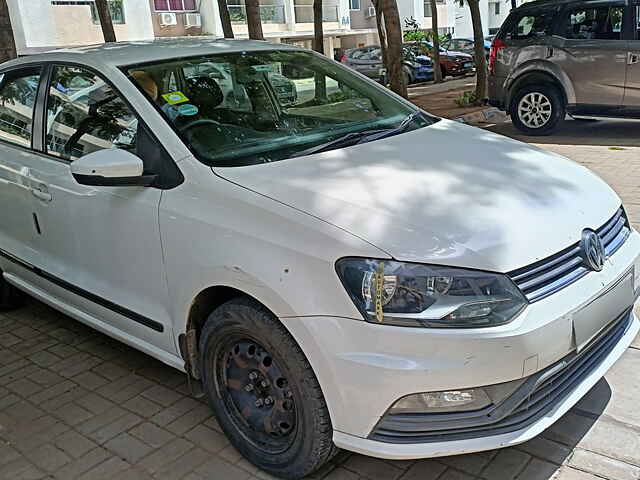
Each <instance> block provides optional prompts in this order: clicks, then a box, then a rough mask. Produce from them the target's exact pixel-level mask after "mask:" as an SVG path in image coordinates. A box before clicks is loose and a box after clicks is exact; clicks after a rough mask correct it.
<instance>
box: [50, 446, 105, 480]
mask: <svg viewBox="0 0 640 480" xmlns="http://www.w3.org/2000/svg"><path fill="white" fill-rule="evenodd" d="M110 457H111V454H110V453H109V452H108V451H107V450H105V449H104V448H102V447H98V448H94V449H93V450H90V451H89V452H87V453H86V454H84V455H82V456H81V457H79V458H77V459H75V460H73V461H72V462H70V463H68V464H67V465H65V466H64V467H62V468H61V469H59V470H58V471H57V472H54V474H53V475H54V477H55V478H56V479H58V480H69V479H72V478H76V477H77V476H79V475H81V474H83V473H85V472H87V471H88V470H90V469H92V468H93V467H95V466H97V465H99V464H100V463H102V462H104V461H105V460H107V459H108V458H110Z"/></svg>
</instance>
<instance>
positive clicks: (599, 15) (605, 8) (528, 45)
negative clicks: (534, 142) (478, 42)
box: [489, 0, 640, 135]
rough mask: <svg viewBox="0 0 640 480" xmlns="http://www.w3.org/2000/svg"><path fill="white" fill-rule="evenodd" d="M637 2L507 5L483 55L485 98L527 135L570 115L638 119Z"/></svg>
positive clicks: (570, 0)
mask: <svg viewBox="0 0 640 480" xmlns="http://www.w3.org/2000/svg"><path fill="white" fill-rule="evenodd" d="M638 9H639V7H638V6H637V5H631V4H628V5H624V4H622V3H620V2H615V1H610V2H600V3H597V4H596V3H590V2H584V1H576V0H564V1H560V2H558V1H556V0H540V1H536V2H531V3H526V4H524V5H523V6H521V7H519V8H517V9H515V10H512V11H511V13H510V15H509V17H508V18H507V19H506V21H505V22H504V24H503V25H502V28H501V29H500V31H499V33H498V34H497V36H496V38H495V40H494V42H493V46H492V48H491V55H490V59H489V70H490V74H489V102H490V103H491V104H492V105H495V106H497V107H499V108H502V109H503V110H505V111H507V112H509V113H510V114H511V119H512V121H513V124H514V125H515V126H516V127H517V128H518V129H519V130H521V131H522V132H524V133H526V134H528V135H548V134H550V133H552V132H553V131H554V130H555V129H556V128H557V127H558V125H559V124H560V122H561V121H562V120H563V119H564V118H565V113H569V114H571V115H573V116H598V117H624V118H637V119H640V37H638V36H637V34H636V27H637V22H636V21H635V20H636V19H637V18H640V16H639V15H640V13H638Z"/></svg>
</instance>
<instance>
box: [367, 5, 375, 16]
mask: <svg viewBox="0 0 640 480" xmlns="http://www.w3.org/2000/svg"><path fill="white" fill-rule="evenodd" d="M366 15H367V17H375V16H376V7H374V6H373V5H371V6H370V7H369V8H367V13H366Z"/></svg>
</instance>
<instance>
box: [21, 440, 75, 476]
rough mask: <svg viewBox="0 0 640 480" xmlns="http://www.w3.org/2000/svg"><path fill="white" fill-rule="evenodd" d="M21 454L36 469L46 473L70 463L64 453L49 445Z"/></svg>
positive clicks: (69, 459)
mask: <svg viewBox="0 0 640 480" xmlns="http://www.w3.org/2000/svg"><path fill="white" fill-rule="evenodd" d="M23 453H24V455H25V456H26V457H27V458H28V459H29V460H31V461H32V462H33V463H34V464H35V465H36V466H37V467H39V468H40V469H42V470H44V471H47V472H55V471H56V470H59V469H60V468H61V467H63V466H64V465H66V464H67V463H69V462H70V461H71V458H70V457H69V456H68V455H67V454H66V453H64V452H63V451H62V450H60V449H59V448H57V447H56V446H54V445H52V444H50V443H47V444H44V445H40V446H39V447H38V448H36V449H33V450H31V451H29V452H23Z"/></svg>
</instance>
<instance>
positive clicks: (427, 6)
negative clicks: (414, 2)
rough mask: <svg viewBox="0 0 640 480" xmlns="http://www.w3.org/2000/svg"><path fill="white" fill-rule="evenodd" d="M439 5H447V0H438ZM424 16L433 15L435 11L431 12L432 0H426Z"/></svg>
mask: <svg viewBox="0 0 640 480" xmlns="http://www.w3.org/2000/svg"><path fill="white" fill-rule="evenodd" d="M436 3H437V4H438V5H445V4H446V0H436ZM424 16H425V17H433V13H432V12H431V0H424Z"/></svg>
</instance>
